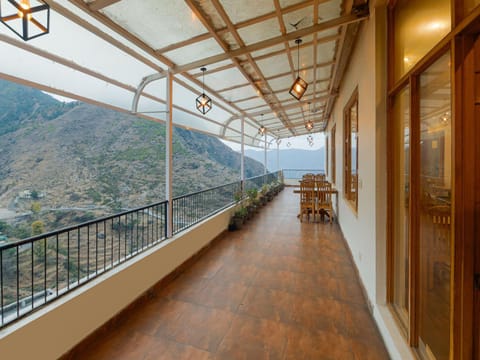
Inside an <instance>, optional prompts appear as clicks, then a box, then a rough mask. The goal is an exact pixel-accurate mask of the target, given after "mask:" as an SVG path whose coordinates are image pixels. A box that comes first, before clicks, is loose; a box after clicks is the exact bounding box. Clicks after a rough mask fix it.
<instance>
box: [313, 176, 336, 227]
mask: <svg viewBox="0 0 480 360" xmlns="http://www.w3.org/2000/svg"><path fill="white" fill-rule="evenodd" d="M316 191H317V196H316V198H317V203H316V206H315V214H318V215H320V216H324V215H325V214H326V215H328V218H329V220H330V224H331V223H332V222H333V217H334V212H333V205H332V184H331V183H329V182H328V181H322V182H317V188H316Z"/></svg>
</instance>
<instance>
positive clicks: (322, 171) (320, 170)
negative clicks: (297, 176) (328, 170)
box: [282, 169, 325, 173]
mask: <svg viewBox="0 0 480 360" xmlns="http://www.w3.org/2000/svg"><path fill="white" fill-rule="evenodd" d="M282 170H283V171H318V172H321V173H324V172H325V170H324V169H282Z"/></svg>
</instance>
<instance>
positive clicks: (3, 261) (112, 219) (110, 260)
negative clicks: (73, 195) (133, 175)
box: [0, 201, 167, 327]
mask: <svg viewBox="0 0 480 360" xmlns="http://www.w3.org/2000/svg"><path fill="white" fill-rule="evenodd" d="M166 207H167V202H166V201H163V202H161V203H158V204H153V205H149V206H145V207H141V208H138V209H134V210H129V211H126V212H123V213H120V214H116V215H112V216H108V217H104V218H101V219H98V220H94V221H89V222H86V223H83V224H80V225H76V226H72V227H68V228H65V229H62V230H58V231H53V232H50V233H46V234H42V235H39V236H35V237H32V238H28V239H25V240H21V241H17V242H13V243H10V244H4V245H2V246H0V327H1V326H4V325H6V324H8V323H10V322H12V321H13V320H16V319H19V318H21V317H22V316H24V315H26V314H28V313H29V312H31V311H33V310H35V309H36V308H38V307H40V306H42V305H44V304H46V303H48V302H50V301H52V300H54V299H55V298H57V297H59V296H61V295H64V294H66V293H68V292H69V291H71V290H73V289H75V288H77V287H78V286H80V285H82V284H84V283H86V282H88V281H90V280H92V279H93V278H95V277H97V276H98V275H100V274H102V273H104V272H105V271H107V270H110V269H112V268H114V267H115V266H117V265H119V264H121V263H123V262H125V261H126V260H128V259H130V258H132V257H134V256H135V255H138V254H139V253H141V252H142V251H144V250H145V249H147V248H149V247H151V246H152V245H154V244H157V243H159V242H161V241H162V240H164V239H165V238H166V221H165V218H166V213H167V211H166Z"/></svg>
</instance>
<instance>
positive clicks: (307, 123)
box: [305, 103, 313, 131]
mask: <svg viewBox="0 0 480 360" xmlns="http://www.w3.org/2000/svg"><path fill="white" fill-rule="evenodd" d="M308 113H309V117H308V121H307V122H306V123H305V129H307V131H312V129H313V121H312V111H311V110H310V103H308Z"/></svg>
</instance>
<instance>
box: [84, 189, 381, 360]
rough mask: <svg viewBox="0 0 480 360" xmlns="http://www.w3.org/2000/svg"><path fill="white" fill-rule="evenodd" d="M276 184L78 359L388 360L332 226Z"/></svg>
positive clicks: (288, 190)
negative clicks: (270, 195)
mask: <svg viewBox="0 0 480 360" xmlns="http://www.w3.org/2000/svg"><path fill="white" fill-rule="evenodd" d="M297 201H298V199H297V195H295V194H293V192H292V189H291V188H286V189H285V190H284V191H283V192H282V193H280V195H279V196H278V197H277V198H275V199H274V200H273V201H272V202H271V203H269V204H268V205H267V206H266V207H264V208H263V209H262V210H261V212H260V213H259V214H257V216H256V217H255V218H254V219H252V220H250V222H249V223H248V224H247V225H246V226H244V228H243V229H242V230H241V231H236V232H229V233H226V234H225V236H224V237H223V238H222V239H221V240H219V241H218V242H216V244H215V245H214V246H212V247H211V248H210V249H209V250H208V251H207V252H206V253H205V254H204V255H203V256H202V257H201V258H200V259H199V260H198V261H197V262H196V263H195V264H194V265H193V266H191V267H190V268H189V269H188V270H187V271H185V272H184V273H183V274H181V275H180V276H179V277H178V278H177V279H175V280H174V281H173V282H172V283H170V284H169V285H168V286H167V287H165V288H164V289H162V290H161V291H158V292H157V293H155V294H154V295H153V296H152V298H151V299H150V300H148V302H147V304H146V305H145V306H143V307H141V308H139V309H134V310H132V311H131V312H130V313H129V315H128V316H127V317H126V318H125V319H122V321H120V324H119V325H118V327H117V328H116V330H115V331H112V332H111V333H109V334H108V335H107V336H105V337H102V338H101V339H98V340H97V341H95V343H93V344H91V346H89V347H88V351H87V352H83V353H82V354H77V355H78V356H77V357H78V358H81V359H172V360H177V359H179V360H180V359H192V360H199V359H200V360H201V359H228V360H231V359H249V360H250V359H252V360H257V359H272V360H273V359H295V360H298V359H312V360H314V359H315V360H316V359H342V360H343V359H346V360H348V359H352V360H354V359H356V360H359V359H372V360H373V359H379V360H380V359H388V358H389V357H388V354H387V352H386V350H385V347H384V345H383V342H382V340H381V337H380V335H379V333H378V330H377V328H376V326H375V324H374V322H373V320H372V317H371V316H370V314H369V312H368V309H367V306H366V304H365V300H364V298H363V296H362V292H361V289H360V285H359V283H358V281H357V278H356V276H355V270H354V268H353V265H352V263H351V261H350V258H349V256H348V253H347V249H346V248H345V244H344V241H343V240H342V237H341V234H340V231H339V230H338V228H337V226H336V225H330V224H328V223H325V224H319V223H316V224H314V223H306V222H304V223H300V222H299V221H298V219H297V218H296V212H297V207H298V206H297Z"/></svg>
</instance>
